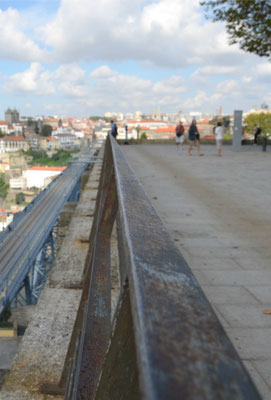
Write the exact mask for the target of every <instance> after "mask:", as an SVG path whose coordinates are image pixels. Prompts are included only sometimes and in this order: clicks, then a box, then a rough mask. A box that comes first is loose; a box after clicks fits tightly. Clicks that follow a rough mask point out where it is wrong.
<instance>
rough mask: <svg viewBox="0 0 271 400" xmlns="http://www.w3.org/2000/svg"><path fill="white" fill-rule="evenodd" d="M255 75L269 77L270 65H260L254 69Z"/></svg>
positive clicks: (268, 63) (270, 73) (267, 63)
mask: <svg viewBox="0 0 271 400" xmlns="http://www.w3.org/2000/svg"><path fill="white" fill-rule="evenodd" d="M256 70H257V73H258V74H259V75H261V76H266V77H267V76H270V75H271V63H270V62H266V63H260V64H258V65H257V67H256Z"/></svg>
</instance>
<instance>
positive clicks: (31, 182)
mask: <svg viewBox="0 0 271 400" xmlns="http://www.w3.org/2000/svg"><path fill="white" fill-rule="evenodd" d="M65 169H66V167H42V166H35V167H31V168H28V169H27V170H26V171H24V175H23V176H24V177H25V178H26V185H27V188H28V189H30V188H32V187H36V188H43V187H45V186H47V184H48V183H49V181H50V180H48V178H51V180H52V179H53V178H54V177H56V176H57V175H59V174H61V172H63V171H65Z"/></svg>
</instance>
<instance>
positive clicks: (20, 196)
mask: <svg viewBox="0 0 271 400" xmlns="http://www.w3.org/2000/svg"><path fill="white" fill-rule="evenodd" d="M24 200H25V197H24V194H23V193H22V192H20V193H17V194H16V198H15V201H16V204H22V203H23V202H24Z"/></svg>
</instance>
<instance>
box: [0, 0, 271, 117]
mask: <svg viewBox="0 0 271 400" xmlns="http://www.w3.org/2000/svg"><path fill="white" fill-rule="evenodd" d="M0 66H1V67H0V96H1V97H0V119H4V111H5V110H6V109H7V108H8V107H12V108H13V107H16V108H17V109H18V110H19V112H20V115H24V116H26V115H27V116H28V115H32V116H37V115H44V116H48V115H59V116H64V115H66V116H67V115H70V116H75V117H76V116H77V117H89V116H90V115H102V114H104V112H106V111H116V112H118V111H122V112H129V111H131V112H134V111H137V110H140V111H143V112H144V113H149V112H151V111H152V110H154V109H157V107H158V106H159V107H160V109H161V110H162V111H164V112H172V113H175V112H177V111H178V110H180V109H181V110H182V111H183V112H191V111H193V112H194V111H201V112H210V113H214V112H215V111H216V110H217V108H218V107H219V106H222V108H223V111H224V112H226V113H232V112H233V110H234V109H242V110H244V111H247V110H249V109H250V108H252V107H255V106H257V105H261V104H262V103H263V102H265V103H267V104H268V105H269V106H270V107H271V63H270V62H268V60H267V59H266V58H260V57H257V56H255V55H250V54H247V53H244V52H243V51H241V50H239V49H238V47H236V46H229V45H228V42H227V36H226V33H225V27H224V25H223V24H220V23H215V24H214V23H212V22H211V21H210V20H206V19H205V18H204V15H203V12H202V9H201V8H200V6H199V0H155V1H154V0H99V1H97V0H80V1H77V0H9V1H8V0H0Z"/></svg>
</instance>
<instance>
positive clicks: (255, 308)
mask: <svg viewBox="0 0 271 400" xmlns="http://www.w3.org/2000/svg"><path fill="white" fill-rule="evenodd" d="M267 308H268V309H271V304H269V306H268V305H267ZM265 309H266V307H264V306H263V305H262V304H261V305H259V304H258V305H252V304H246V306H245V307H244V304H234V305H233V304H227V305H225V304H221V305H220V306H219V310H220V312H221V314H222V315H223V317H224V318H225V320H226V321H227V322H228V324H229V325H230V326H232V327H233V328H246V327H247V328H250V327H251V326H253V327H254V328H271V316H270V315H266V314H264V310H265Z"/></svg>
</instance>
